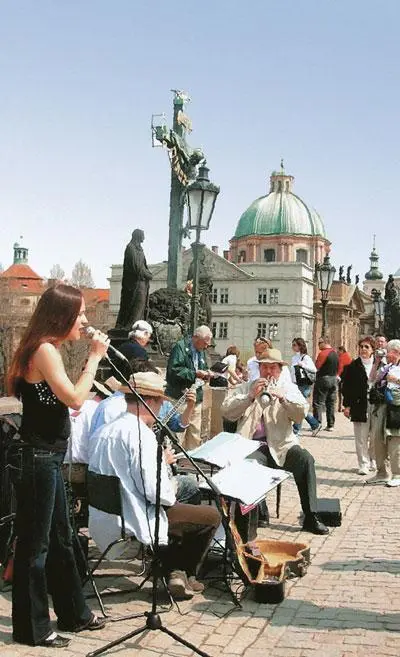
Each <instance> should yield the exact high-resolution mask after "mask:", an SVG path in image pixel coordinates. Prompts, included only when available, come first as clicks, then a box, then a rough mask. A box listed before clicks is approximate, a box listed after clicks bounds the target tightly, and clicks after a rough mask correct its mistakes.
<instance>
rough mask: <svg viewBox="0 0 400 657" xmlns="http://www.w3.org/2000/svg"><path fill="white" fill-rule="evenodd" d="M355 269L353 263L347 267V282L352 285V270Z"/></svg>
mask: <svg viewBox="0 0 400 657" xmlns="http://www.w3.org/2000/svg"><path fill="white" fill-rule="evenodd" d="M352 269H353V265H349V266H348V267H347V274H346V283H347V284H348V285H351V270H352Z"/></svg>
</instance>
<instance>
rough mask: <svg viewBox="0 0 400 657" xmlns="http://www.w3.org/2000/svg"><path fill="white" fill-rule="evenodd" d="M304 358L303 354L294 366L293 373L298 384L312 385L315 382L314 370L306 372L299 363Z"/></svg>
mask: <svg viewBox="0 0 400 657" xmlns="http://www.w3.org/2000/svg"><path fill="white" fill-rule="evenodd" d="M303 358H304V354H303V356H302V358H300V361H299V363H298V364H297V365H295V366H294V375H295V377H296V383H297V385H298V386H312V385H313V383H315V378H316V375H315V372H308V371H307V370H305V369H304V368H303V367H302V366H301V365H300V363H301V361H302V360H303Z"/></svg>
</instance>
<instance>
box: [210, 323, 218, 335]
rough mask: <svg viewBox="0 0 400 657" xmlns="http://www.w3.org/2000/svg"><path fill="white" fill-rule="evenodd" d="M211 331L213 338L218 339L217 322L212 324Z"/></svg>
mask: <svg viewBox="0 0 400 657" xmlns="http://www.w3.org/2000/svg"><path fill="white" fill-rule="evenodd" d="M211 331H212V335H213V338H216V337H217V322H212V324H211Z"/></svg>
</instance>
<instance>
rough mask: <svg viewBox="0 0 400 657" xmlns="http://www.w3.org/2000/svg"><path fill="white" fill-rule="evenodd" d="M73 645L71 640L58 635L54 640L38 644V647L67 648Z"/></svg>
mask: <svg viewBox="0 0 400 657" xmlns="http://www.w3.org/2000/svg"><path fill="white" fill-rule="evenodd" d="M70 643H71V639H67V637H65V636H60V635H59V634H56V636H55V637H54V639H47V640H46V639H45V640H44V641H41V642H40V643H38V646H45V647H46V648H66V647H67V646H69V644H70Z"/></svg>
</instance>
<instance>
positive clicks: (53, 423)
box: [18, 379, 71, 452]
mask: <svg viewBox="0 0 400 657" xmlns="http://www.w3.org/2000/svg"><path fill="white" fill-rule="evenodd" d="M18 395H19V396H20V398H21V401H22V406H23V408H22V424H21V438H22V439H23V441H24V442H26V443H29V444H30V445H32V446H33V447H38V448H40V449H49V450H54V451H57V452H63V451H65V450H66V448H67V440H68V438H69V435H70V433H71V422H70V419H69V411H68V407H67V406H66V405H65V404H63V402H61V401H60V400H59V399H58V398H57V397H56V396H55V394H54V393H53V391H52V390H51V388H50V386H49V385H48V384H47V382H46V381H39V383H28V381H25V379H21V380H20V381H19V383H18Z"/></svg>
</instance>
